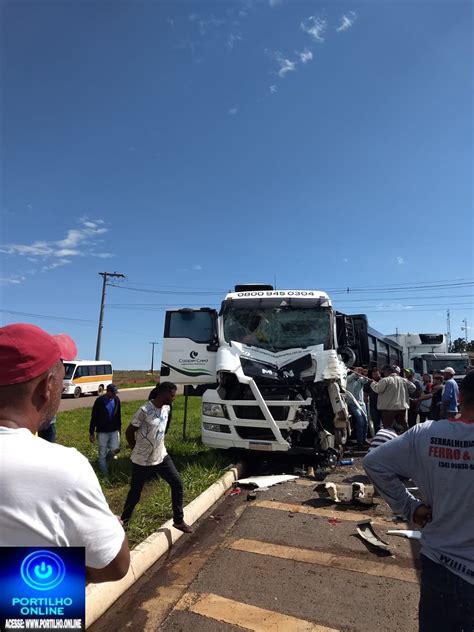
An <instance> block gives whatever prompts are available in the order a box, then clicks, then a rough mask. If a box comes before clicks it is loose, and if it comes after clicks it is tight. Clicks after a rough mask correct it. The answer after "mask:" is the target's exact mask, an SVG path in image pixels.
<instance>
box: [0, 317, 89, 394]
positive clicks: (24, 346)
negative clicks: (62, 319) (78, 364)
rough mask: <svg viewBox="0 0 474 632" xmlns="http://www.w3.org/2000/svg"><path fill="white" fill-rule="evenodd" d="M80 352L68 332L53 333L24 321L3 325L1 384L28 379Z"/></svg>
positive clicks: (1, 334)
mask: <svg viewBox="0 0 474 632" xmlns="http://www.w3.org/2000/svg"><path fill="white" fill-rule="evenodd" d="M76 355H77V347H76V343H75V342H74V340H73V339H72V338H70V337H69V336H67V335H66V334H59V335H57V336H51V335H50V334H48V332H46V331H44V329H41V328H40V327H37V326H36V325H29V324H23V323H18V324H14V325H6V327H0V359H1V360H0V386H9V385H10V384H21V383H22V382H28V381H29V380H32V379H33V378H35V377H38V376H39V375H41V374H42V373H44V372H45V371H47V370H48V369H50V368H51V367H52V366H53V365H54V364H56V362H57V361H58V360H73V359H74V358H75V357H76Z"/></svg>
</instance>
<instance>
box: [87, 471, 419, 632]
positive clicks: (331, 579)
mask: <svg viewBox="0 0 474 632" xmlns="http://www.w3.org/2000/svg"><path fill="white" fill-rule="evenodd" d="M361 474H362V471H361V469H360V459H356V462H355V465H354V466H351V467H345V468H343V467H341V468H339V471H337V472H336V473H335V474H332V475H331V477H330V480H335V481H338V482H341V481H344V480H347V479H353V478H354V477H355V478H356V480H360V476H361ZM315 485H316V483H315V482H314V481H309V480H307V479H298V480H297V481H295V482H289V483H284V484H281V485H277V486H275V487H271V488H270V489H268V491H262V492H259V493H258V494H257V499H256V500H252V501H248V500H247V492H246V491H244V490H242V493H241V494H240V495H235V496H232V495H229V494H228V495H226V497H225V498H224V499H223V500H222V501H220V502H219V503H218V504H217V505H216V506H214V507H213V508H212V510H211V512H209V513H208V515H207V516H205V517H204V518H203V519H202V520H201V521H200V524H199V525H198V526H197V528H196V530H195V532H194V533H193V534H192V535H190V536H186V537H184V538H182V539H181V540H180V541H179V543H178V544H177V545H176V547H175V548H174V550H173V551H172V553H171V554H170V555H169V556H168V558H167V559H165V560H163V561H162V562H157V564H155V565H154V566H153V567H152V568H151V569H150V570H149V571H148V572H147V573H146V574H145V575H144V576H143V577H142V578H140V579H139V580H138V581H137V582H136V583H135V585H134V586H132V588H130V589H129V590H128V591H127V593H126V594H125V595H124V596H123V597H121V598H120V599H119V600H118V601H117V602H116V604H115V605H114V606H113V607H112V608H111V609H110V610H109V611H108V612H107V613H106V614H105V615H104V616H103V617H102V618H101V619H100V620H99V621H97V622H96V623H95V624H94V625H93V626H92V627H91V628H89V630H90V632H110V630H127V629H130V630H143V631H144V632H151V631H152V630H153V631H155V630H160V631H161V632H178V631H182V632H188V631H190V632H191V631H192V632H213V631H216V632H234V631H235V632H237V631H238V630H242V629H246V630H255V631H258V632H267V630H268V632H270V630H271V631H272V632H303V631H304V632H308V631H312V632H316V631H319V632H331V631H335V630H344V631H353V632H379V631H380V630H383V631H384V632H399V631H400V630H403V632H415V631H416V630H417V604H418V598H419V587H418V575H417V570H416V569H417V565H418V557H419V545H418V543H417V542H415V541H413V540H405V539H402V538H396V537H390V536H387V535H386V534H385V532H386V530H387V529H390V528H394V523H393V521H391V517H392V516H391V512H390V510H389V509H388V507H387V506H386V505H385V503H383V501H381V500H380V499H378V501H377V502H378V503H379V504H377V505H375V506H373V507H367V506H357V505H351V506H349V507H347V506H345V507H343V506H341V505H333V504H331V503H330V502H329V501H326V500H321V499H319V498H318V494H317V493H315V492H314V491H313V490H314V487H315ZM332 518H336V520H333V519H332ZM365 518H371V519H372V520H373V521H374V527H375V529H376V531H377V532H378V533H379V534H380V536H381V537H382V538H383V539H387V538H389V541H390V546H391V549H392V552H393V555H392V556H390V555H389V556H382V557H381V556H379V555H377V554H376V553H374V552H373V551H371V550H369V549H368V548H367V546H366V544H365V543H364V542H363V541H362V540H360V539H359V538H358V537H357V536H356V535H355V526H356V524H357V522H358V521H360V520H363V519H365ZM395 528H404V524H403V523H402V524H401V525H400V526H398V525H397V526H396V527H395Z"/></svg>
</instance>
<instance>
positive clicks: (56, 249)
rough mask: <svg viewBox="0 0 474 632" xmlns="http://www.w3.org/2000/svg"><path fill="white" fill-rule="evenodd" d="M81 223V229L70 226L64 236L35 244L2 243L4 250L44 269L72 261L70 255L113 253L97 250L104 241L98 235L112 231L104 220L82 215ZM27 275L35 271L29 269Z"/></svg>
mask: <svg viewBox="0 0 474 632" xmlns="http://www.w3.org/2000/svg"><path fill="white" fill-rule="evenodd" d="M79 225H80V227H79V228H71V229H69V230H68V231H67V233H66V237H64V238H63V239H59V240H57V241H34V242H33V243H32V244H4V245H2V246H0V252H2V253H4V254H7V255H16V256H19V257H26V259H27V260H28V261H33V262H34V263H37V264H38V263H43V264H44V265H43V267H42V268H41V270H42V271H43V272H45V271H46V270H54V269H55V268H58V267H60V266H63V265H66V264H68V263H71V261H70V259H69V257H81V256H90V257H100V258H107V257H110V256H113V255H111V254H110V253H106V252H104V253H96V252H95V251H94V249H93V248H94V246H96V245H97V244H98V243H99V242H100V241H101V240H100V239H98V237H99V236H100V235H103V234H105V233H107V232H108V229H107V228H105V226H104V221H103V220H89V219H87V218H81V219H80V220H79ZM66 257H68V259H66ZM25 274H33V271H28V272H27V273H25Z"/></svg>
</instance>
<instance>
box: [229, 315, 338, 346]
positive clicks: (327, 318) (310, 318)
mask: <svg viewBox="0 0 474 632" xmlns="http://www.w3.org/2000/svg"><path fill="white" fill-rule="evenodd" d="M331 311H332V310H331V309H328V308H321V307H310V308H304V307H298V308H294V307H261V308H260V307H258V308H257V307H254V308H248V309H245V308H243V309H239V308H237V307H230V308H228V309H227V310H226V311H225V312H224V338H225V340H226V341H227V342H230V341H232V340H233V341H235V342H241V343H243V344H247V345H251V346H254V347H259V348H261V349H266V350H268V351H272V352H277V351H284V350H286V349H297V348H305V347H309V346H312V345H323V347H324V349H331V348H332V336H331Z"/></svg>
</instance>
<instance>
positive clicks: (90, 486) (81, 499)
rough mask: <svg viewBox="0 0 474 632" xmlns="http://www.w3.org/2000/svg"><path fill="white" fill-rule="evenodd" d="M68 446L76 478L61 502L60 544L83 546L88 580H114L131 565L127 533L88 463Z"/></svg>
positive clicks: (125, 572) (59, 516)
mask: <svg viewBox="0 0 474 632" xmlns="http://www.w3.org/2000/svg"><path fill="white" fill-rule="evenodd" d="M70 450H71V454H70V463H71V471H73V472H74V473H75V475H76V479H75V480H73V481H71V482H72V484H71V487H70V490H69V493H68V494H67V495H66V496H65V497H64V498H63V499H62V501H61V504H60V510H59V513H58V517H57V520H58V533H60V534H63V535H62V536H61V539H60V544H62V545H63V546H81V547H84V548H85V565H86V576H87V579H88V580H89V581H91V582H93V583H99V582H106V581H116V580H118V579H121V578H122V577H124V576H125V575H126V574H127V572H128V568H129V565H130V551H129V547H128V540H127V537H126V535H125V532H124V530H123V527H122V525H121V522H120V519H119V518H118V517H117V516H114V514H113V513H112V512H111V511H110V508H109V506H108V504H107V501H106V499H105V497H104V494H103V492H102V489H101V487H100V484H99V481H98V480H97V476H96V475H95V473H94V470H93V469H92V467H91V465H90V463H89V462H88V461H87V459H86V458H85V457H84V456H82V455H81V454H79V453H78V452H77V451H76V450H74V449H73V448H70Z"/></svg>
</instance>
